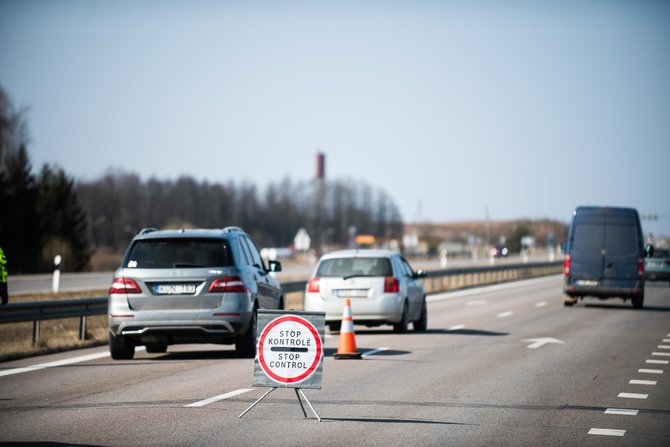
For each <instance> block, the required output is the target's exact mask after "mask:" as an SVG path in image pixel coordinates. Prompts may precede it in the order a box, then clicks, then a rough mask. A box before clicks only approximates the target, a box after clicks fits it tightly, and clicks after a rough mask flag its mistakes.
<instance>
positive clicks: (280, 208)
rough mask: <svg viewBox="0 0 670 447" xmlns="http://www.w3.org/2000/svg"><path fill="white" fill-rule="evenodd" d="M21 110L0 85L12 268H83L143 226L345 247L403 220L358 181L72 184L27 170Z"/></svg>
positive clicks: (1, 219)
mask: <svg viewBox="0 0 670 447" xmlns="http://www.w3.org/2000/svg"><path fill="white" fill-rule="evenodd" d="M28 145H29V133H28V126H27V121H26V110H17V109H15V108H14V107H13V105H12V104H11V101H10V100H9V98H8V96H7V95H6V94H5V92H4V90H3V89H2V88H0V246H1V247H2V248H3V249H4V251H5V254H6V255H7V258H8V265H7V267H8V270H9V271H10V273H34V272H46V271H51V270H53V259H54V256H55V255H56V254H60V255H61V256H62V258H63V265H62V266H61V268H62V270H64V271H83V270H87V269H89V268H90V261H91V256H92V255H93V253H94V252H95V250H97V249H99V248H102V247H104V248H106V249H107V250H109V251H112V252H115V253H119V252H122V251H123V250H124V249H125V247H126V246H127V244H128V242H129V241H130V239H131V238H132V237H133V236H134V235H135V234H137V232H138V231H139V230H141V229H142V228H145V227H156V228H159V229H162V228H193V227H198V228H223V227H225V226H229V225H235V226H240V227H242V228H243V229H245V230H246V231H247V232H248V233H249V234H250V235H251V236H252V238H253V239H254V240H255V241H256V243H257V244H258V245H259V246H260V247H271V246H288V245H290V244H291V243H292V242H293V238H294V236H295V234H296V232H297V231H298V230H299V229H300V228H301V227H304V228H306V229H307V231H308V233H309V234H310V235H311V237H312V241H313V244H312V246H313V247H316V248H317V249H318V248H319V247H321V246H322V244H327V245H330V246H334V245H335V246H346V245H348V243H349V240H350V238H351V234H352V233H351V228H352V227H353V228H355V229H356V231H357V232H358V233H359V234H361V233H371V234H374V235H376V236H378V237H382V238H396V239H399V238H400V237H401V236H402V228H403V223H402V218H401V215H400V212H399V210H398V207H397V206H396V204H395V202H394V201H393V200H392V198H391V197H389V196H388V195H387V194H386V193H385V192H384V191H382V190H380V189H375V188H373V187H372V186H370V185H368V184H366V183H365V182H362V181H352V180H349V179H346V180H332V181H325V180H320V181H317V180H312V181H298V182H293V181H291V180H290V179H288V178H287V179H284V180H282V181H279V182H275V183H271V184H269V185H268V186H267V187H265V188H263V190H260V189H259V188H258V187H257V186H255V185H254V184H250V183H241V184H236V183H234V182H232V181H228V182H222V183H211V182H207V181H197V180H195V179H193V178H192V177H189V176H183V177H180V178H178V179H177V180H159V179H156V178H151V179H149V180H146V181H145V180H142V179H141V178H140V177H139V176H138V175H137V174H134V173H128V172H121V171H118V170H110V171H108V173H107V174H105V175H104V176H102V177H101V178H99V179H97V180H93V181H86V182H76V181H75V179H74V178H72V177H71V176H69V175H68V174H67V173H66V172H65V171H64V170H63V169H62V168H60V167H58V166H54V165H49V164H45V165H44V166H42V167H41V168H40V170H39V171H38V172H37V174H35V173H33V168H32V165H31V162H30V157H29V153H28Z"/></svg>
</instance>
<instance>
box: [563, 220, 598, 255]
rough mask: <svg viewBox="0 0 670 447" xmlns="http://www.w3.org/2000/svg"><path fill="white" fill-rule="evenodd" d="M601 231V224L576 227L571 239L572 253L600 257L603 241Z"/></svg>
mask: <svg viewBox="0 0 670 447" xmlns="http://www.w3.org/2000/svg"><path fill="white" fill-rule="evenodd" d="M603 230H604V227H603V225H602V224H596V225H590V224H581V225H576V226H575V230H574V234H573V237H572V247H571V250H572V252H573V253H577V254H581V255H601V254H602V250H603V241H604V239H605V235H604V232H603Z"/></svg>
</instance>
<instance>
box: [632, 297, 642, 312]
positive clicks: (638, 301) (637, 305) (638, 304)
mask: <svg viewBox="0 0 670 447" xmlns="http://www.w3.org/2000/svg"><path fill="white" fill-rule="evenodd" d="M643 304H644V295H638V296H636V297H633V309H642V305H643Z"/></svg>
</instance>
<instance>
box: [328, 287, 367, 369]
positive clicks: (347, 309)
mask: <svg viewBox="0 0 670 447" xmlns="http://www.w3.org/2000/svg"><path fill="white" fill-rule="evenodd" d="M333 357H334V358H336V359H360V358H362V356H361V354H359V353H358V350H357V349H356V336H355V335H354V320H353V318H352V316H351V300H350V299H349V298H347V300H346V301H345V302H344V310H343V311H342V324H341V326H340V341H339V344H338V345H337V352H336V353H335V355H334V356H333Z"/></svg>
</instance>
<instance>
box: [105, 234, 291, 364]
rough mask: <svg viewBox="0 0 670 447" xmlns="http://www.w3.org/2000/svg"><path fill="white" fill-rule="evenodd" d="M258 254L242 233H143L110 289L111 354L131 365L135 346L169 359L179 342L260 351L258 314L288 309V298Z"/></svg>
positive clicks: (274, 267) (275, 266)
mask: <svg viewBox="0 0 670 447" xmlns="http://www.w3.org/2000/svg"><path fill="white" fill-rule="evenodd" d="M279 271H281V264H280V263H279V262H276V261H270V262H269V268H266V266H265V264H264V263H263V260H262V258H261V256H260V254H259V252H258V248H257V247H256V245H255V244H254V243H253V242H252V241H251V239H250V238H249V236H248V235H247V234H246V233H245V232H244V231H243V230H242V229H240V228H237V227H227V228H224V229H216V230H164V231H157V230H155V229H153V228H150V229H145V230H142V231H141V232H140V233H139V234H138V235H137V236H135V238H134V239H133V240H132V241H131V243H130V246H129V247H128V249H127V251H126V254H125V256H124V258H123V261H122V264H121V267H120V268H119V269H118V270H116V272H115V273H114V280H113V282H112V286H111V287H110V289H109V306H108V318H109V332H110V333H109V350H110V353H111V355H112V358H113V359H117V360H118V359H132V358H133V356H134V355H135V346H138V345H144V346H145V347H146V350H147V352H150V353H162V352H166V350H167V347H168V345H172V344H179V343H222V344H232V343H234V344H235V349H236V351H237V354H238V355H239V356H241V357H253V356H254V355H255V350H256V340H255V336H256V309H258V308H263V309H282V308H283V306H284V298H283V295H282V290H281V287H280V285H279V283H278V282H277V280H276V279H275V278H274V277H273V276H272V275H270V272H279Z"/></svg>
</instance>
